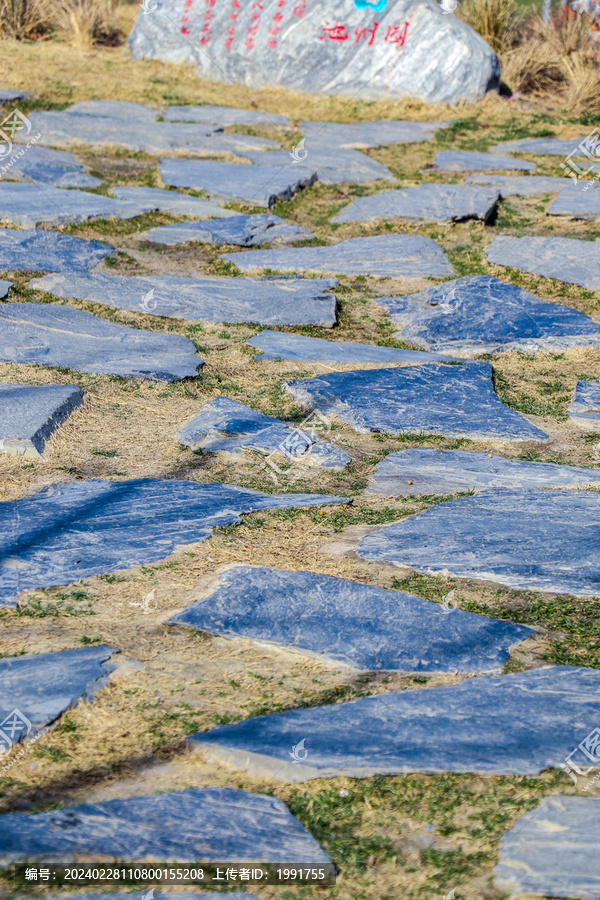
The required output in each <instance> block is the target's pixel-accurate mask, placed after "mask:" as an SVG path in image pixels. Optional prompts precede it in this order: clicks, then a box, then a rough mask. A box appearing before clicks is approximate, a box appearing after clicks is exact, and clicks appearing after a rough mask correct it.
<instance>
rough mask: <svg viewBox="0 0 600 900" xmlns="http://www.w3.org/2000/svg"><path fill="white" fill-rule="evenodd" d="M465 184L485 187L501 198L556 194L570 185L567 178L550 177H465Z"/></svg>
mask: <svg viewBox="0 0 600 900" xmlns="http://www.w3.org/2000/svg"><path fill="white" fill-rule="evenodd" d="M465 184H479V185H487V186H489V187H491V188H494V189H495V190H497V191H498V193H499V194H501V196H502V197H511V196H513V195H515V194H520V195H521V196H522V197H530V196H533V195H535V194H556V193H558V191H562V189H563V188H564V187H568V185H570V184H571V182H570V181H569V179H568V178H554V177H552V176H550V175H467V177H466V178H465Z"/></svg>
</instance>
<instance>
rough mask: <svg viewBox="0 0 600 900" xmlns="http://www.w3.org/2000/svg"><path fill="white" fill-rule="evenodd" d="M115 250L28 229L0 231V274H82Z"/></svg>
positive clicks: (107, 245) (104, 245) (93, 242)
mask: <svg viewBox="0 0 600 900" xmlns="http://www.w3.org/2000/svg"><path fill="white" fill-rule="evenodd" d="M115 255H116V250H115V248H114V247H111V246H110V245H109V244H103V243H101V242H100V241H86V240H84V239H83V238H78V237H73V236H72V235H70V234H59V233H57V232H56V231H45V230H38V229H35V228H28V229H27V230H24V231H17V230H15V229H13V228H0V271H24V272H64V271H67V272H86V271H88V270H89V269H93V268H94V267H95V266H97V265H98V263H99V262H100V260H101V259H104V257H105V256H115Z"/></svg>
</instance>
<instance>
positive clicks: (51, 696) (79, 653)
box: [0, 646, 116, 760]
mask: <svg viewBox="0 0 600 900" xmlns="http://www.w3.org/2000/svg"><path fill="white" fill-rule="evenodd" d="M115 652H116V651H115V650H114V649H113V648H112V647H106V646H96V647H79V648H77V649H76V650H61V651H59V652H58V653H39V654H36V655H27V656H10V657H4V658H2V659H0V688H1V690H2V710H3V712H1V713H0V716H1V717H2V720H3V721H0V760H1V759H2V756H3V755H4V754H5V753H7V752H8V751H9V750H10V748H11V746H12V745H13V744H16V743H18V742H19V741H20V740H22V739H24V738H26V737H27V736H28V735H29V734H31V732H32V731H34V730H37V729H41V728H46V727H47V726H48V725H51V724H52V722H54V720H55V719H57V718H58V717H59V716H60V715H61V714H62V713H63V712H64V711H65V710H66V709H68V708H69V707H70V706H74V705H75V704H76V703H77V701H78V700H90V699H91V698H92V697H93V696H94V694H95V692H96V691H97V690H99V688H101V687H102V686H103V685H104V684H105V683H106V680H107V678H108V676H109V675H110V673H111V672H112V671H113V670H114V669H115V665H113V664H112V663H109V662H108V660H110V658H111V656H112V655H113V654H114V653H115ZM13 713H18V714H20V717H24V720H25V721H23V720H22V721H21V722H20V723H17V721H15V722H14V723H13V727H12V728H11V727H9V725H8V722H7V719H10V718H12V714H13Z"/></svg>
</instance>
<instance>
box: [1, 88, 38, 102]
mask: <svg viewBox="0 0 600 900" xmlns="http://www.w3.org/2000/svg"><path fill="white" fill-rule="evenodd" d="M31 96H33V95H32V94H30V93H29V92H28V91H20V90H12V91H11V90H2V91H0V103H10V101H11V100H24V99H25V98H26V97H31Z"/></svg>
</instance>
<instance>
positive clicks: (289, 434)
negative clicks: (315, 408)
mask: <svg viewBox="0 0 600 900" xmlns="http://www.w3.org/2000/svg"><path fill="white" fill-rule="evenodd" d="M177 437H178V438H179V442H180V443H181V444H184V445H185V446H186V447H191V448H192V450H199V449H202V450H204V451H206V452H212V453H217V452H218V451H221V452H223V453H234V454H239V453H244V452H245V451H247V450H255V451H256V452H257V453H261V454H262V455H263V456H269V455H270V454H271V453H274V454H276V455H278V456H280V457H282V458H284V459H301V460H306V462H307V463H308V464H309V465H310V464H312V465H319V466H325V467H327V468H337V467H341V466H347V465H348V463H349V462H350V457H349V455H348V454H347V453H346V452H345V450H340V448H339V447H336V446H334V445H333V444H329V443H327V442H326V441H321V440H319V438H318V436H317V435H316V434H315V433H312V434H311V433H310V431H309V430H306V429H303V428H302V427H296V426H294V425H291V424H289V423H288V422H283V421H282V420H281V419H276V418H275V417H274V416H265V415H264V414H263V413H261V412H258V411H257V410H255V409H252V407H250V406H246V405H245V404H244V403H238V402H237V400H230V399H229V397H223V396H221V397H215V399H214V400H209V402H208V403H205V405H204V406H203V407H202V409H201V410H200V412H198V413H197V414H196V415H195V416H194V418H193V419H190V421H189V422H186V423H185V425H183V426H182V427H181V428H180V429H179V431H178V432H177Z"/></svg>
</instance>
